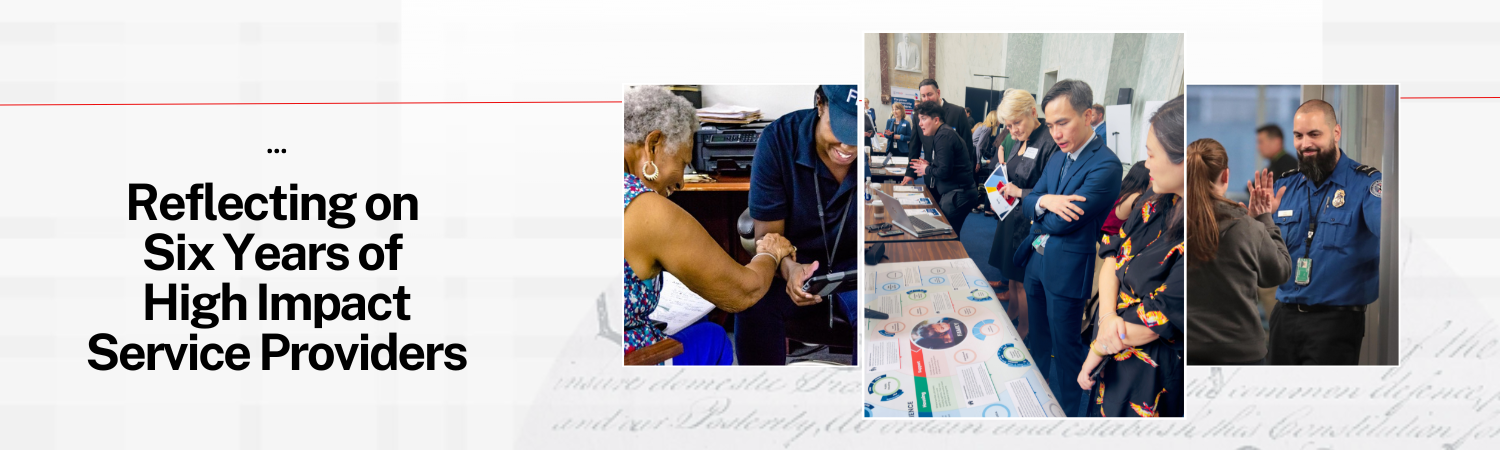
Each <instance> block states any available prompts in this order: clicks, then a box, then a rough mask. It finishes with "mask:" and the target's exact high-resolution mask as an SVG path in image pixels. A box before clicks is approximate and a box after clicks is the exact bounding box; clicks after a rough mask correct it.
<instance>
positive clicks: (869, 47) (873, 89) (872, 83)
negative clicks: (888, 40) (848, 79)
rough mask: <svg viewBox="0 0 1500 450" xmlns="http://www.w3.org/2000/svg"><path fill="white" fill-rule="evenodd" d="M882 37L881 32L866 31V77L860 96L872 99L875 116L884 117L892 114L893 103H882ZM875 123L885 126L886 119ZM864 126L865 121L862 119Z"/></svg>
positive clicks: (871, 103)
mask: <svg viewBox="0 0 1500 450" xmlns="http://www.w3.org/2000/svg"><path fill="white" fill-rule="evenodd" d="M880 39H881V35H880V34H879V33H865V77H864V85H862V86H860V87H859V92H860V96H861V97H864V98H868V99H870V106H871V107H873V108H875V117H877V118H883V117H890V116H891V105H882V104H880V92H878V91H879V90H880ZM879 122H880V123H877V124H875V125H876V126H877V127H884V126H885V121H884V120H880V121H879ZM860 123H861V126H863V123H864V121H863V120H861V121H860Z"/></svg>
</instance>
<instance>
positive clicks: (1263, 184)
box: [1240, 169, 1286, 217]
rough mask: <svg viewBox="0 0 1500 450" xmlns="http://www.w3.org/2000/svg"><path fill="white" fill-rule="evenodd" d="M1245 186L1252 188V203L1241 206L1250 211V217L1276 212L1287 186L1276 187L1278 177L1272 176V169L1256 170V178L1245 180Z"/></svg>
mask: <svg viewBox="0 0 1500 450" xmlns="http://www.w3.org/2000/svg"><path fill="white" fill-rule="evenodd" d="M1245 188H1247V189H1249V190H1250V205H1249V206H1246V205H1245V204H1244V203H1241V204H1240V206H1244V207H1245V209H1246V210H1249V211H1250V217H1256V216H1259V215H1261V214H1268V213H1272V212H1275V211H1276V209H1277V208H1280V207H1281V196H1282V195H1284V194H1286V186H1282V187H1281V189H1279V190H1277V189H1276V178H1275V177H1273V176H1271V170H1270V169H1261V170H1260V171H1259V172H1255V179H1253V180H1250V181H1247V182H1245ZM1273 190H1274V191H1275V192H1274V193H1273V192H1272V191H1273Z"/></svg>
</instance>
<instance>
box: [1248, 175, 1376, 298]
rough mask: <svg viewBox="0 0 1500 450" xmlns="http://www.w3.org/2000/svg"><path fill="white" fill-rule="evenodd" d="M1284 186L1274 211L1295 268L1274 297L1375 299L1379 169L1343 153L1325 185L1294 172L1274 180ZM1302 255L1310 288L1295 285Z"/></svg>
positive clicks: (1278, 186) (1274, 216) (1279, 185)
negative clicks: (1314, 228)
mask: <svg viewBox="0 0 1500 450" xmlns="http://www.w3.org/2000/svg"><path fill="white" fill-rule="evenodd" d="M1282 186H1286V194H1285V195H1284V196H1283V197H1282V198H1281V206H1279V207H1277V211H1276V212H1274V213H1272V214H1273V218H1274V219H1275V221H1276V226H1278V227H1280V228H1281V235H1282V236H1283V237H1284V238H1285V240H1286V248H1287V250H1288V251H1289V252H1291V256H1292V259H1293V260H1294V265H1293V267H1294V270H1293V275H1292V277H1291V278H1288V279H1287V280H1286V282H1285V283H1282V284H1281V287H1279V288H1277V289H1276V300H1278V301H1280V302H1282V303H1296V304H1304V305H1330V306H1350V305H1368V304H1370V303H1372V302H1374V301H1375V298H1376V297H1377V296H1379V295H1380V288H1379V280H1380V276H1379V274H1380V197H1381V175H1380V172H1379V171H1377V170H1375V168H1373V167H1369V166H1362V165H1360V164H1359V163H1358V162H1356V161H1354V160H1353V159H1349V156H1348V154H1345V153H1343V152H1340V155H1339V162H1338V164H1337V165H1335V166H1334V168H1333V173H1332V174H1330V175H1329V176H1328V179H1327V180H1325V181H1323V185H1322V186H1314V185H1313V183H1312V181H1309V180H1308V179H1307V176H1305V175H1303V174H1301V173H1298V172H1296V171H1292V172H1287V173H1284V174H1282V176H1281V178H1280V179H1278V180H1276V188H1277V189H1280V188H1281V187H1282ZM1340 191H1342V192H1343V193H1344V196H1343V202H1342V204H1341V205H1340V204H1339V202H1337V201H1335V200H1336V199H1337V197H1338V193H1339V192H1340ZM1309 199H1311V203H1312V206H1311V210H1309V206H1308V203H1309ZM1324 205H1326V206H1324ZM1319 209H1321V210H1322V213H1321V214H1319V212H1318V210H1319ZM1314 217H1316V219H1314ZM1312 220H1317V222H1318V227H1317V231H1316V232H1315V233H1313V239H1312V245H1311V247H1310V248H1309V247H1308V245H1307V229H1308V224H1309V223H1311V221H1312ZM1304 256H1305V257H1307V258H1311V259H1312V272H1311V277H1310V278H1309V280H1308V281H1309V282H1308V284H1307V285H1306V286H1303V285H1299V284H1297V282H1296V279H1297V277H1296V271H1295V267H1296V266H1295V260H1296V259H1298V258H1302V257H1304Z"/></svg>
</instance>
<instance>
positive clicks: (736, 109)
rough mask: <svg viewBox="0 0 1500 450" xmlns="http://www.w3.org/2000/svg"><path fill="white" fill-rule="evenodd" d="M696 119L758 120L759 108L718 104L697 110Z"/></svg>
mask: <svg viewBox="0 0 1500 450" xmlns="http://www.w3.org/2000/svg"><path fill="white" fill-rule="evenodd" d="M698 120H700V121H703V122H708V123H738V124H746V123H750V122H754V121H757V120H760V108H753V107H749V106H738V105H724V104H718V105H713V106H710V107H707V108H703V109H700V110H698Z"/></svg>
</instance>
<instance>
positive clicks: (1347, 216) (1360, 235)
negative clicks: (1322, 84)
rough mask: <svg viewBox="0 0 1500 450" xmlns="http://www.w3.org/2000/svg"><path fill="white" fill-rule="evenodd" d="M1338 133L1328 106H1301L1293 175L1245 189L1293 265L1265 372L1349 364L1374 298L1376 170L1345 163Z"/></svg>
mask: <svg viewBox="0 0 1500 450" xmlns="http://www.w3.org/2000/svg"><path fill="white" fill-rule="evenodd" d="M1341 132H1342V130H1341V129H1340V128H1339V123H1338V117H1335V115H1334V111H1333V106H1331V105H1329V104H1328V102H1325V101H1322V100H1308V101H1307V102H1306V103H1303V104H1302V106H1300V107H1298V108H1297V115H1296V116H1295V117H1294V118H1293V119H1292V138H1293V146H1294V147H1295V148H1296V149H1297V159H1298V163H1297V169H1296V170H1291V171H1288V172H1285V173H1282V174H1281V176H1280V178H1279V179H1277V180H1276V181H1275V184H1274V188H1273V187H1271V184H1270V179H1271V177H1270V176H1269V173H1267V172H1262V173H1261V175H1260V176H1257V177H1256V180H1255V181H1253V182H1251V183H1250V184H1251V186H1250V187H1251V201H1252V202H1254V201H1267V202H1269V204H1270V205H1271V208H1270V209H1271V210H1272V211H1275V221H1276V225H1277V226H1278V227H1280V228H1281V235H1282V236H1285V237H1286V246H1287V250H1288V251H1289V252H1290V253H1291V256H1292V258H1294V259H1295V260H1294V261H1293V264H1292V266H1293V271H1292V278H1291V279H1289V280H1287V281H1286V282H1285V283H1282V284H1281V287H1279V288H1277V289H1276V300H1277V305H1276V309H1275V311H1274V312H1272V313H1271V345H1270V355H1269V358H1270V363H1271V364H1288V365H1290V364H1301V365H1335V364H1358V363H1359V347H1360V341H1361V340H1363V339H1364V336H1365V308H1366V307H1367V306H1368V305H1369V304H1370V303H1373V302H1374V301H1375V298H1376V297H1377V296H1379V294H1380V289H1379V279H1380V277H1379V275H1378V274H1379V268H1380V239H1379V238H1380V197H1381V177H1380V171H1379V170H1376V169H1375V168H1373V167H1370V166H1365V165H1361V164H1360V163H1359V162H1357V161H1355V160H1353V159H1350V158H1349V155H1347V154H1345V153H1344V152H1343V151H1342V149H1340V148H1339V146H1338V143H1339V135H1340V133H1341ZM1273 189H1274V194H1272V192H1273ZM1257 199H1260V200H1257Z"/></svg>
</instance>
